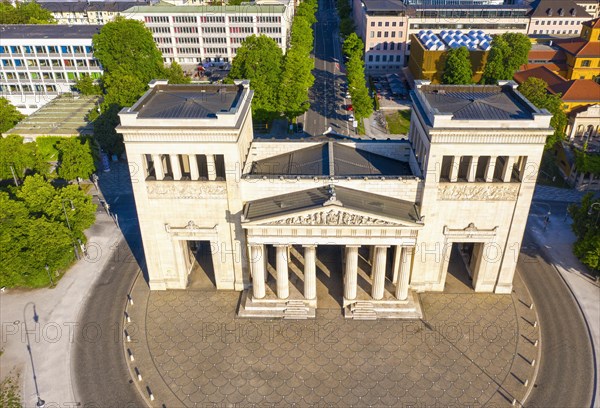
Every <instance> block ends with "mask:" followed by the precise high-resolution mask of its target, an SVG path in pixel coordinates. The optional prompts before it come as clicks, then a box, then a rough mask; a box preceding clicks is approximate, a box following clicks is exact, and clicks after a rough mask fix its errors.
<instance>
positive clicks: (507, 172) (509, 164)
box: [502, 156, 515, 183]
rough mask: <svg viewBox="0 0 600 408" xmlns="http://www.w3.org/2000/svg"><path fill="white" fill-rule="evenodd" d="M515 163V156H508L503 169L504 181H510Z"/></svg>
mask: <svg viewBox="0 0 600 408" xmlns="http://www.w3.org/2000/svg"><path fill="white" fill-rule="evenodd" d="M514 164H515V158H514V156H508V157H507V158H506V161H505V162H504V168H503V169H502V181H504V182H505V183H508V182H510V179H511V177H512V170H513V166H514Z"/></svg>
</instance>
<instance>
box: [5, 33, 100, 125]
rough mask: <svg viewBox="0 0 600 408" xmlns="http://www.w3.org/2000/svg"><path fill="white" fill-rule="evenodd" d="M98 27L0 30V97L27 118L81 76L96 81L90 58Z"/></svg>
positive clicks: (97, 73)
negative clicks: (93, 37) (87, 76)
mask: <svg viewBox="0 0 600 408" xmlns="http://www.w3.org/2000/svg"><path fill="white" fill-rule="evenodd" d="M99 29H100V26H97V25H77V26H65V25H3V26H0V93H1V94H2V95H3V96H4V97H6V98H7V99H8V100H9V101H10V102H11V103H12V104H13V105H15V106H16V107H17V108H18V109H19V110H20V111H21V112H22V113H25V114H29V113H32V112H34V111H36V110H37V109H39V108H40V107H41V106H43V105H45V104H46V103H48V102H49V101H51V100H52V99H54V98H55V97H56V96H57V95H59V94H61V93H65V92H69V91H70V90H71V86H72V85H73V84H74V83H75V81H77V79H79V78H80V77H81V76H82V75H89V76H91V77H92V78H97V77H99V76H100V75H101V74H102V67H101V66H100V64H99V62H98V61H97V60H96V59H95V58H94V56H93V54H92V36H93V35H94V34H96V33H97V32H98V30H99Z"/></svg>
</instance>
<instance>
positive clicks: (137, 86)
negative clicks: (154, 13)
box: [78, 17, 190, 154]
mask: <svg viewBox="0 0 600 408" xmlns="http://www.w3.org/2000/svg"><path fill="white" fill-rule="evenodd" d="M92 44H93V47H94V56H95V57H96V59H98V61H100V64H101V65H102V69H103V70H104V75H103V77H102V79H101V81H100V86H101V93H102V94H103V96H104V98H103V102H102V104H101V105H100V115H99V117H98V118H97V119H96V120H95V121H94V135H95V136H96V140H97V141H98V142H99V144H100V147H101V148H102V149H103V150H104V151H106V152H108V153H111V154H121V153H122V152H123V150H124V146H123V139H122V136H121V135H119V134H117V133H116V131H115V127H116V126H117V125H118V124H119V117H118V113H119V111H120V110H121V108H123V107H124V106H131V105H132V104H133V103H135V102H136V101H137V100H138V99H139V98H140V97H141V96H142V95H143V94H144V92H146V90H147V89H148V83H149V82H150V81H151V80H153V79H168V80H169V83H171V84H182V83H188V82H190V79H189V78H188V77H186V76H185V75H184V73H183V70H182V69H181V66H179V64H177V63H176V62H173V63H171V64H170V65H169V66H165V65H164V63H163V59H162V53H161V52H160V50H159V49H158V47H157V46H156V44H155V43H154V40H153V38H152V33H151V32H150V30H148V29H147V28H146V27H145V26H144V24H143V23H142V22H141V21H137V20H129V19H125V18H122V17H117V18H116V19H115V20H114V21H112V22H110V23H107V24H105V25H104V26H102V28H101V29H100V32H99V33H98V34H95V35H94V37H93V39H92ZM86 81H87V80H86ZM78 85H79V84H78ZM84 85H86V88H85V89H88V90H89V91H90V92H94V90H93V89H90V88H89V86H87V85H89V84H84Z"/></svg>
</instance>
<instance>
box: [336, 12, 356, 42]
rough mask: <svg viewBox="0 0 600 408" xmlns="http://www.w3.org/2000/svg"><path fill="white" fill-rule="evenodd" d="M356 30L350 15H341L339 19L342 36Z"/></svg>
mask: <svg viewBox="0 0 600 408" xmlns="http://www.w3.org/2000/svg"><path fill="white" fill-rule="evenodd" d="M355 30H356V26H355V25H354V21H353V20H352V18H350V17H343V18H342V19H341V20H340V33H341V34H342V37H347V36H349V35H350V34H352V33H353V32H354V31H355Z"/></svg>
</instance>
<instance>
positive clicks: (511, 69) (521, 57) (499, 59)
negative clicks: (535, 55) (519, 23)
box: [481, 33, 531, 84]
mask: <svg viewBox="0 0 600 408" xmlns="http://www.w3.org/2000/svg"><path fill="white" fill-rule="evenodd" d="M530 49H531V40H530V39H529V38H528V37H527V36H526V35H525V34H520V33H504V34H501V35H497V36H495V37H494V38H493V40H492V48H491V49H490V52H489V54H488V58H487V62H486V64H485V67H484V69H483V76H482V78H481V82H482V83H484V84H495V83H496V82H498V80H510V79H512V77H513V75H514V74H515V72H517V71H518V70H519V67H520V66H521V65H523V64H526V63H527V56H528V54H529V50H530Z"/></svg>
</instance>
